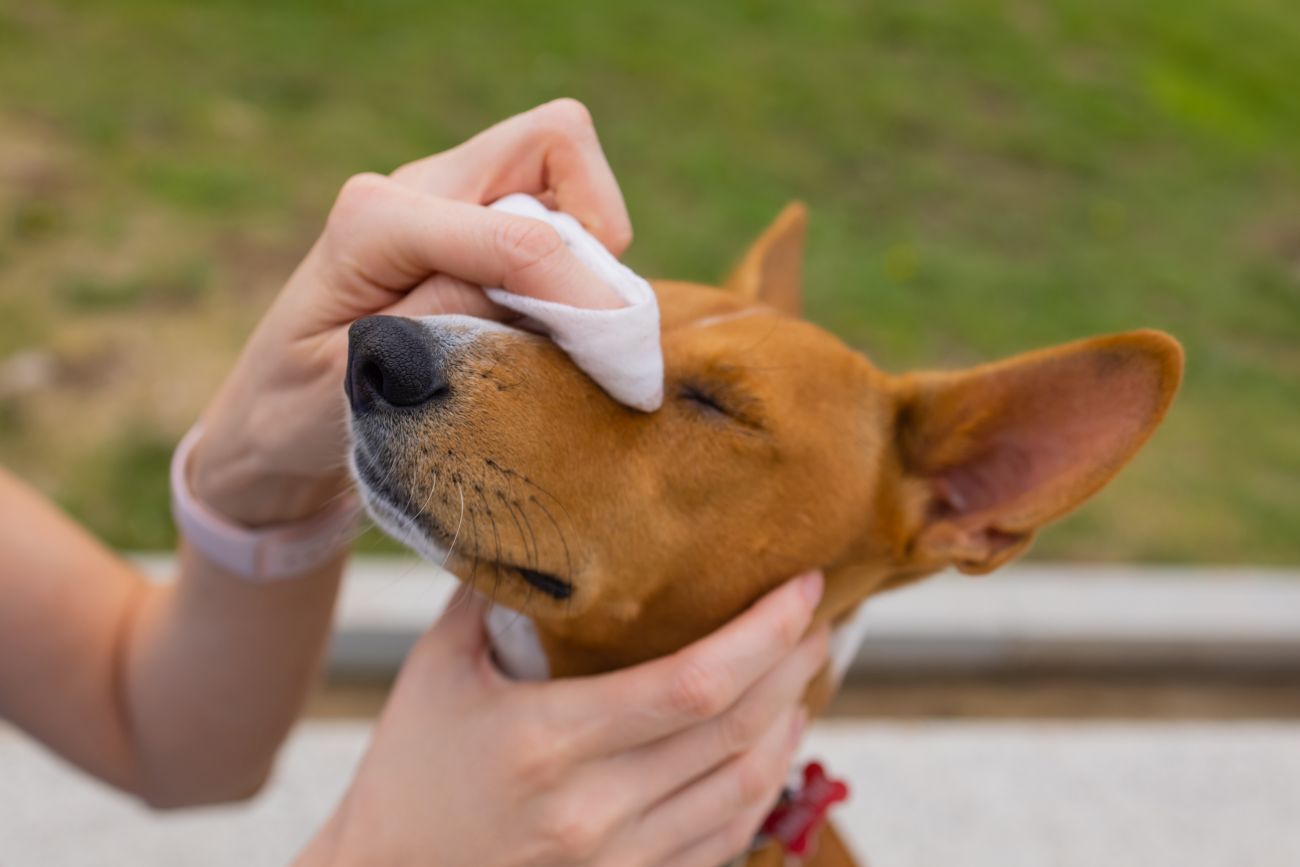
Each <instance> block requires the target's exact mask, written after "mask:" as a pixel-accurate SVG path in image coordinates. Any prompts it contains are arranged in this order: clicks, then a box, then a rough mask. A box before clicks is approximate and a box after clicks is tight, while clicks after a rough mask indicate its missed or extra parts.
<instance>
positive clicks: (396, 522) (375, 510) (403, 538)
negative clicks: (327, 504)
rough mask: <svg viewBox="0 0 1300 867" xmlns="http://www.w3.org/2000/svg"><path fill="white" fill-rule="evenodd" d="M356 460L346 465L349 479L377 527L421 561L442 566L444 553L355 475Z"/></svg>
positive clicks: (409, 518)
mask: <svg viewBox="0 0 1300 867" xmlns="http://www.w3.org/2000/svg"><path fill="white" fill-rule="evenodd" d="M356 460H357V459H356V453H355V452H353V453H352V454H350V455H349V457H348V463H349V464H351V469H352V478H353V479H354V480H355V481H356V485H357V491H358V492H360V494H361V501H362V503H364V504H365V507H366V512H367V513H368V514H369V515H370V517H371V519H372V520H373V521H374V522H375V524H376V526H378V527H379V528H380V529H381V530H383V531H384V532H385V533H387V534H388V535H390V536H392V537H393V538H394V539H396V540H397V541H399V542H401V543H402V544H403V545H405V546H406V547H408V548H410V549H411V550H412V551H414V552H415V553H417V554H419V555H420V556H421V557H423V558H424V559H426V560H429V561H431V562H434V563H439V564H441V563H443V562H445V561H446V559H447V549H446V548H443V547H442V546H441V545H439V544H437V543H436V542H434V541H433V540H432V539H431V538H429V535H428V534H427V533H425V532H424V531H423V530H421V529H420V527H419V526H418V525H417V524H416V522H415V519H414V518H412V517H410V516H409V515H407V514H406V513H404V512H403V511H402V510H401V509H399V508H397V506H395V505H393V504H392V503H390V502H389V501H388V500H387V499H385V498H384V496H383V495H382V494H380V493H378V492H377V491H372V490H371V489H370V486H369V485H367V484H366V480H365V479H364V478H363V477H362V475H361V473H359V472H358V471H357V466H356Z"/></svg>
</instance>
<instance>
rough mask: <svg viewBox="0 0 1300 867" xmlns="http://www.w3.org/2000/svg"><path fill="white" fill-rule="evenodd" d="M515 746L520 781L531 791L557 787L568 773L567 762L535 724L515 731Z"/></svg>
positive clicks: (517, 772)
mask: <svg viewBox="0 0 1300 867" xmlns="http://www.w3.org/2000/svg"><path fill="white" fill-rule="evenodd" d="M513 748H514V749H515V751H516V755H517V756H518V758H517V759H516V764H515V773H516V775H517V776H518V778H519V782H520V783H522V784H523V786H524V787H525V788H527V789H528V790H530V791H534V792H538V791H549V790H552V789H554V788H556V787H557V786H558V785H559V784H560V783H561V782H562V781H563V780H564V777H565V771H566V769H567V765H568V763H567V762H566V761H565V758H564V756H563V754H562V751H561V750H560V749H558V748H557V747H556V746H555V745H554V744H552V743H550V742H549V741H548V740H547V739H546V738H544V737H543V736H542V735H541V733H540V732H538V731H536V730H535V729H532V728H526V729H522V730H520V731H519V732H517V733H516V734H515V738H514V745H513Z"/></svg>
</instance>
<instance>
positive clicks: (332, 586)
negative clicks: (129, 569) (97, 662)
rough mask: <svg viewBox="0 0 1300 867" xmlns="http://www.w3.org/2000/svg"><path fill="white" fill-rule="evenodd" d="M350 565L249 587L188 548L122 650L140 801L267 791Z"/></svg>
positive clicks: (175, 802) (144, 605) (167, 802)
mask: <svg viewBox="0 0 1300 867" xmlns="http://www.w3.org/2000/svg"><path fill="white" fill-rule="evenodd" d="M343 562H344V555H340V556H338V557H336V558H335V559H334V560H332V561H331V562H330V563H329V564H327V565H326V566H324V567H322V568H320V569H318V570H317V571H316V572H314V573H312V574H308V575H304V576H302V577H300V578H296V579H292V580H289V581H281V582H275V583H271V584H253V583H249V582H246V581H242V580H241V579H239V578H238V577H236V576H232V575H229V574H226V573H224V572H223V571H222V570H221V569H220V568H219V567H217V566H215V565H214V564H212V563H210V562H209V561H207V560H206V559H205V558H204V557H203V556H202V555H201V554H199V553H197V552H195V551H193V550H191V549H189V548H187V547H186V546H182V548H181V550H180V557H179V560H178V563H179V571H180V574H179V577H178V579H177V581H176V582H175V583H174V584H173V585H171V586H168V587H165V588H159V589H158V590H157V591H156V592H153V593H151V594H149V595H148V596H147V597H146V598H145V599H144V600H143V601H142V602H141V605H140V610H139V611H138V613H137V616H136V619H135V624H134V628H133V629H132V631H131V635H130V639H129V645H128V648H127V650H126V652H125V653H124V654H123V655H122V666H123V669H122V680H121V683H122V691H123V699H124V703H125V706H126V708H127V712H128V715H129V720H130V727H131V743H132V746H133V758H134V762H135V766H136V767H135V773H134V774H133V778H134V780H135V788H136V789H137V793H138V794H139V795H140V796H141V797H142V798H143V799H144V800H146V801H147V802H149V803H151V804H153V805H155V806H181V805H184V804H191V803H199V802H210V801H218V800H229V799H233V798H239V797H244V796H247V795H249V794H251V793H252V792H253V791H255V790H256V789H257V788H258V787H259V786H260V784H261V783H262V781H263V780H264V779H265V777H266V774H267V773H268V771H269V770H270V767H271V763H272V760H273V758H274V755H275V752H276V750H277V748H278V747H279V745H280V743H281V742H282V741H283V739H284V737H285V735H286V734H287V733H288V731H289V729H290V727H291V726H292V724H293V722H294V720H295V719H296V718H297V716H298V714H299V713H300V712H301V710H302V706H303V704H304V702H305V700H306V698H307V695H308V693H309V692H310V689H311V685H312V683H313V681H314V679H315V676H316V673H317V671H318V669H319V667H320V665H321V660H322V658H323V652H324V648H325V645H326V641H327V639H328V636H329V628H330V621H331V612H332V610H333V606H334V599H335V596H336V594H337V590H338V584H339V576H340V573H341V571H342V564H343Z"/></svg>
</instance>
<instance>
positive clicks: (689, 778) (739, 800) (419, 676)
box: [298, 573, 827, 867]
mask: <svg viewBox="0 0 1300 867" xmlns="http://www.w3.org/2000/svg"><path fill="white" fill-rule="evenodd" d="M821 589H822V582H821V577H820V575H818V574H816V573H813V574H810V575H808V576H803V577H801V578H798V579H795V580H794V581H791V582H790V583H788V584H786V585H784V586H783V587H781V588H779V589H778V590H776V591H773V592H772V593H771V594H769V595H768V596H766V597H765V598H763V599H762V600H760V601H759V602H758V603H756V604H755V605H754V606H753V607H752V608H751V609H750V610H749V611H747V612H746V613H744V614H742V615H741V616H740V617H738V618H736V620H734V621H733V622H731V623H730V624H728V625H727V626H725V627H723V628H722V629H720V630H719V631H718V632H716V633H714V634H713V635H711V636H709V637H707V638H704V639H702V640H701V641H699V642H697V643H696V644H694V645H691V646H690V647H687V648H685V649H683V650H681V651H679V652H678V653H676V654H674V655H672V656H670V657H666V658H663V659H660V660H656V661H653V662H650V663H646V664H644V665H641V666H638V667H636V668H631V669H626V670H623V671H619V672H615V673H613V674H608V675H602V676H599V677H592V678H579V679H572V680H558V681H550V682H545V683H515V682H511V681H508V680H506V679H505V678H504V677H503V676H502V675H501V674H500V673H499V672H498V671H497V669H496V667H495V666H494V664H493V663H492V660H491V657H490V654H489V650H488V643H487V634H486V631H485V626H484V623H483V617H484V613H485V603H484V602H483V601H482V600H481V599H480V597H478V596H475V595H472V594H470V593H468V592H466V591H462V592H461V594H459V595H458V596H457V598H456V599H455V600H454V601H453V603H452V604H451V606H450V607H449V608H448V610H447V612H446V613H445V614H444V615H443V617H442V620H441V621H440V622H439V623H438V624H437V625H436V626H435V627H434V628H433V629H432V630H430V631H429V632H428V633H426V634H425V635H424V637H423V638H422V639H421V640H420V642H419V643H418V644H417V645H416V647H415V649H414V650H413V651H412V653H411V655H410V657H409V658H408V659H407V662H406V665H405V666H404V668H403V670H402V673H401V675H400V676H399V678H398V681H397V685H396V687H395V688H394V690H393V693H392V695H391V696H390V697H389V700H388V705H387V707H386V708H385V709H384V712H383V714H382V716H381V717H380V720H379V723H378V726H377V727H376V729H375V734H374V739H373V741H372V743H371V746H370V749H369V751H368V752H367V754H366V756H365V758H364V759H363V760H362V763H361V766H360V768H359V770H358V772H357V775H356V777H355V779H354V781H353V783H352V786H351V788H350V789H349V790H348V792H347V794H346V795H345V796H344V798H343V801H342V803H341V804H340V805H339V807H338V809H337V811H336V812H335V814H334V816H333V817H332V818H331V819H330V821H329V822H328V823H327V824H326V826H325V827H324V829H323V830H322V831H321V832H320V834H319V835H318V836H317V837H316V839H315V840H313V841H312V843H311V845H310V846H309V847H308V849H307V851H306V852H304V854H303V856H302V858H301V859H300V861H299V862H298V865H299V867H315V865H322V864H330V865H341V867H350V865H353V864H385V865H398V864H400V865H407V864H437V865H439V867H461V865H464V867H523V865H529V867H552V865H553V867H560V865H563V867H577V865H583V867H599V865H610V867H614V865H617V867H632V865H634V867H652V865H655V867H657V865H673V867H717V865H718V864H722V863H725V862H726V861H727V860H728V859H730V858H732V857H734V856H736V855H737V854H739V853H741V852H742V851H744V849H745V848H746V847H747V846H748V845H749V842H750V840H751V839H752V837H753V835H754V833H755V831H756V830H757V829H758V827H759V825H760V824H761V822H762V820H763V818H764V817H765V816H766V814H767V812H768V810H769V809H770V808H771V806H772V804H773V802H774V800H775V798H776V795H777V793H778V791H779V790H780V788H781V785H782V783H783V782H784V781H785V775H786V771H787V768H788V766H789V763H790V759H791V757H792V754H793V752H794V749H795V746H796V744H797V742H798V739H799V735H800V733H801V730H802V727H803V722H804V717H803V710H802V709H801V708H799V707H798V704H797V703H798V701H799V699H800V697H801V696H802V694H803V692H804V689H805V687H806V686H807V683H808V681H809V679H810V678H812V677H813V676H814V675H815V674H816V673H817V672H818V671H819V670H820V669H821V668H822V666H823V664H824V663H825V660H826V653H827V636H826V631H825V629H819V630H817V631H815V632H813V633H812V634H810V635H806V636H805V635H804V633H805V630H806V629H807V628H808V624H809V622H810V620H811V617H812V612H813V609H814V608H815V607H816V604H817V601H818V599H819V598H820V595H821Z"/></svg>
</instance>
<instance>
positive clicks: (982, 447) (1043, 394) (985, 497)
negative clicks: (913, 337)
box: [897, 331, 1183, 574]
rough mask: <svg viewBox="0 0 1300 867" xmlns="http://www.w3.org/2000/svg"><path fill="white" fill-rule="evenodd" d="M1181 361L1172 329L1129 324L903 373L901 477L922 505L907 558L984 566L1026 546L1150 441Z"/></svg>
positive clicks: (965, 567) (979, 569)
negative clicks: (1118, 330) (1039, 347)
mask: <svg viewBox="0 0 1300 867" xmlns="http://www.w3.org/2000/svg"><path fill="white" fill-rule="evenodd" d="M1182 367H1183V353H1182V349H1181V347H1180V346H1179V345H1178V343H1177V341H1175V340H1174V339H1173V338H1172V337H1170V336H1168V335H1167V334H1163V333H1161V332H1159V331H1133V332H1129V333H1126V334H1117V335H1113V336H1109V337H1098V338H1094V339H1091V340H1083V341H1079V342H1077V343H1070V344H1067V345H1065V346H1060V347H1057V348H1054V349H1047V350H1043V351H1040V352H1033V353H1029V354H1027V355H1021V356H1017V357H1015V358H1011V359H1008V360H1006V361H1002V362H998V363H996V364H990V365H985V366H983V367H977V368H974V369H971V370H967V371H961V372H955V373H919V374H911V375H908V376H904V377H902V378H900V379H899V380H898V381H897V401H898V403H897V406H898V421H897V426H898V429H897V437H898V447H899V454H900V456H901V459H902V465H903V472H904V474H905V479H906V481H905V484H907V485H911V486H913V487H914V488H919V490H920V491H921V494H920V496H921V497H923V498H924V501H925V502H924V518H923V519H922V521H921V524H920V526H919V528H917V529H916V531H915V532H914V533H913V534H912V536H911V538H910V539H909V540H908V541H909V546H910V547H909V553H910V558H912V559H915V560H916V561H917V563H918V565H923V566H925V567H931V566H935V567H937V566H941V565H949V564H951V565H955V566H957V567H958V568H959V569H961V570H962V571H963V572H969V573H973V574H979V573H983V572H988V571H990V570H992V569H995V568H997V567H998V566H1001V565H1002V564H1003V563H1005V562H1006V561H1008V560H1010V559H1011V558H1012V557H1015V556H1017V555H1019V554H1021V553H1022V552H1024V550H1025V549H1026V548H1028V547H1029V543H1030V542H1031V541H1032V540H1033V536H1034V532H1035V531H1036V530H1037V529H1038V528H1039V527H1041V526H1042V525H1043V524H1045V523H1047V522H1048V521H1051V520H1053V519H1055V518H1059V517H1060V516H1061V515H1064V514H1065V513H1066V512H1068V511H1070V510H1071V509H1073V508H1074V507H1075V506H1077V505H1079V504H1080V503H1081V502H1083V501H1084V500H1085V499H1087V498H1088V497H1089V496H1090V495H1092V494H1093V493H1095V492H1096V491H1097V490H1098V489H1099V488H1101V487H1102V486H1103V485H1104V484H1106V482H1107V481H1109V480H1110V478H1111V477H1112V476H1113V475H1115V473H1116V472H1118V471H1119V469H1120V468H1121V467H1122V466H1123V465H1124V464H1125V463H1126V462H1127V461H1128V460H1129V458H1131V457H1132V456H1133V455H1134V453H1136V452H1137V450H1138V448H1139V447H1141V445H1142V444H1143V443H1144V442H1146V440H1147V438H1148V437H1149V436H1150V435H1151V433H1152V431H1154V430H1155V428H1156V425H1158V424H1159V423H1160V420H1161V419H1162V418H1163V417H1164V414H1165V411H1166V410H1167V409H1168V408H1169V404H1170V402H1171V401H1172V400H1173V397H1174V393H1175V392H1176V391H1177V390H1178V383H1179V380H1180V379H1181V377H1182Z"/></svg>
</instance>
